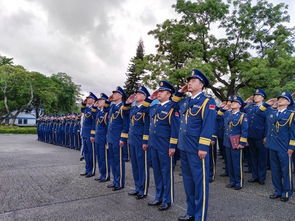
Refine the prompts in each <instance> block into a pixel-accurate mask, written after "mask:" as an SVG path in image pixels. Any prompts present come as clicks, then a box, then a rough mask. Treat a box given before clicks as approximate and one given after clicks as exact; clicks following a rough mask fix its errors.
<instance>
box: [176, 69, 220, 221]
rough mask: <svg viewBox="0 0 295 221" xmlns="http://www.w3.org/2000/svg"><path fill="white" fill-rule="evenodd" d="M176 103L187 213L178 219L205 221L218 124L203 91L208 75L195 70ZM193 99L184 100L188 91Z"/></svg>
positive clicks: (212, 106)
mask: <svg viewBox="0 0 295 221" xmlns="http://www.w3.org/2000/svg"><path fill="white" fill-rule="evenodd" d="M187 80H188V84H186V85H185V86H184V87H183V88H182V89H181V90H179V91H178V92H177V93H176V94H175V96H174V97H173V100H174V101H175V102H179V103H178V107H179V111H180V116H181V122H180V130H179V140H178V148H179V149H180V160H181V169H182V177H183V184H184V189H185V194H186V202H187V212H186V214H185V215H184V216H180V217H179V218H178V220H181V221H182V220H206V217H207V210H208V198H209V155H208V153H209V148H210V145H211V139H212V135H213V133H214V127H215V126H214V124H215V123H216V111H215V101H214V99H213V98H212V97H207V96H206V95H205V94H204V92H203V89H204V87H207V86H208V85H209V81H208V79H207V78H206V76H205V75H204V74H203V73H202V72H201V71H200V70H197V69H193V71H192V75H191V77H189V78H188V79H187ZM187 91H188V92H190V93H191V95H192V96H191V97H187V98H184V99H182V96H183V94H184V93H185V92H187Z"/></svg>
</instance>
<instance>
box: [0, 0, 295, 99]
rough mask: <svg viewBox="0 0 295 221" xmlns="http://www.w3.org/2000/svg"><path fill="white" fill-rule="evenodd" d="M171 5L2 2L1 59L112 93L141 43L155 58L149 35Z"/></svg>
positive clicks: (154, 1)
mask: <svg viewBox="0 0 295 221" xmlns="http://www.w3.org/2000/svg"><path fill="white" fill-rule="evenodd" d="M274 1H275V3H277V2H278V0H274ZM285 2H286V1H285ZM173 3H175V0H149V1H146V0H62V1H60V0H9V1H0V20H1V23H0V33H1V34H0V54H3V55H6V56H10V57H14V61H15V63H16V64H20V65H23V66H24V67H26V68H27V69H28V70H32V71H38V72H41V73H44V74H47V75H49V74H53V73H57V72H65V73H68V74H69V75H71V76H72V78H73V80H74V81H75V82H76V83H77V84H80V85H82V89H83V91H93V92H96V93H100V92H106V93H110V92H111V91H112V90H113V89H114V88H115V87H116V86H117V85H123V84H124V81H125V77H126V76H125V72H126V70H127V67H128V63H129V61H130V59H131V58H132V57H133V56H134V55H135V52H136V46H137V43H138V41H139V39H140V38H142V39H143V41H144V44H145V51H146V53H152V52H155V47H154V46H155V43H156V42H155V39H154V38H153V36H149V35H147V33H148V31H150V30H152V29H154V28H155V26H156V24H158V23H161V22H163V21H164V20H165V19H168V18H174V17H175V12H174V9H173V8H171V5H172V4H173ZM287 4H289V5H290V11H289V14H290V15H291V16H292V14H294V13H292V12H294V11H295V9H294V7H295V6H294V4H292V2H291V1H290V0H288V1H287ZM292 19H293V17H292ZM292 21H293V22H294V20H292Z"/></svg>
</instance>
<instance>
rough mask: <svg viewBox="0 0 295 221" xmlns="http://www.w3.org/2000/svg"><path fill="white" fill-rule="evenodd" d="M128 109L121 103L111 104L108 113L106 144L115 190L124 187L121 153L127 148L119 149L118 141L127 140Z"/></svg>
mask: <svg viewBox="0 0 295 221" xmlns="http://www.w3.org/2000/svg"><path fill="white" fill-rule="evenodd" d="M129 109H130V107H128V106H125V105H123V103H119V104H112V105H111V108H110V111H109V115H108V117H109V125H108V131H107V143H108V148H109V154H110V164H111V168H112V173H113V176H114V180H113V185H114V186H115V187H116V188H123V187H124V185H125V161H124V158H123V151H126V150H127V148H126V146H124V147H123V148H120V146H119V142H120V140H122V141H124V142H126V141H127V138H128V126H129V117H128V116H129Z"/></svg>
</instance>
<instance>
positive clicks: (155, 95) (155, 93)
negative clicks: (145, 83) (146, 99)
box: [150, 90, 159, 100]
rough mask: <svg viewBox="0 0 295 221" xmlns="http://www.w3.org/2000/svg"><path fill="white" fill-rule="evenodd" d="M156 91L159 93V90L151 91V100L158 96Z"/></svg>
mask: <svg viewBox="0 0 295 221" xmlns="http://www.w3.org/2000/svg"><path fill="white" fill-rule="evenodd" d="M158 93H159V90H156V91H154V92H153V93H152V95H151V96H150V99H151V100H155V99H157V97H158Z"/></svg>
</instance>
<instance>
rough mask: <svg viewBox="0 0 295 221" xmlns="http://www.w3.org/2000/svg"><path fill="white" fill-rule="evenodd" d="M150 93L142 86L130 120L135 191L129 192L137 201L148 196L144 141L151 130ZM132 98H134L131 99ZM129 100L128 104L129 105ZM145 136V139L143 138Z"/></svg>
mask: <svg viewBox="0 0 295 221" xmlns="http://www.w3.org/2000/svg"><path fill="white" fill-rule="evenodd" d="M149 96H150V93H149V92H148V90H147V89H146V88H145V87H144V86H141V87H140V89H139V90H138V91H137V92H136V94H135V101H136V104H135V105H134V106H133V107H132V108H131V110H130V114H129V119H130V124H129V132H128V143H129V147H130V156H131V166H132V174H133V180H134V186H135V190H133V191H131V192H129V193H128V194H129V195H131V196H136V198H137V199H143V198H144V197H146V196H147V193H148V187H149V163H148V162H149V157H148V156H149V154H148V152H149V150H148V148H147V146H146V144H145V141H144V140H147V139H148V137H147V135H145V134H148V130H149V123H150V117H149V106H150V103H151V100H149V99H148V97H149ZM131 98H132V97H131ZM129 102H131V101H129V99H128V100H127V102H126V103H129ZM144 135H145V137H143V136H144Z"/></svg>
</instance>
